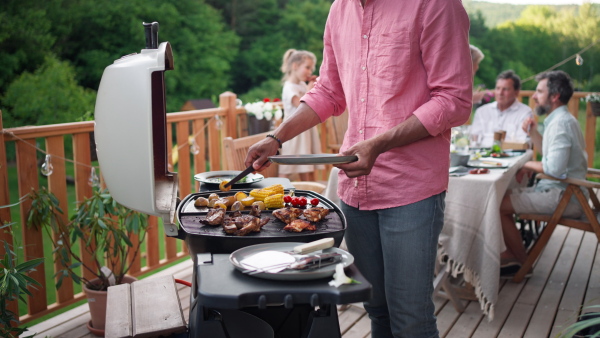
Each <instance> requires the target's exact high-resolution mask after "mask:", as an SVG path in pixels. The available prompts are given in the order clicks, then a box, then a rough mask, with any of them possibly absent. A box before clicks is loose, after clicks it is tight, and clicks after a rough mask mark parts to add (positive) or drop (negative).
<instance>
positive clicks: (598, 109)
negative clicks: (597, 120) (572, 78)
mask: <svg viewBox="0 0 600 338" xmlns="http://www.w3.org/2000/svg"><path fill="white" fill-rule="evenodd" d="M590 106H591V107H592V115H594V116H600V102H590Z"/></svg>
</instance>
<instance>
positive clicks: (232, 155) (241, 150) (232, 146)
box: [223, 132, 278, 177]
mask: <svg viewBox="0 0 600 338" xmlns="http://www.w3.org/2000/svg"><path fill="white" fill-rule="evenodd" d="M269 133H271V132H265V133H261V134H256V135H250V136H245V137H240V138H236V139H234V138H231V137H226V138H224V139H223V148H224V156H225V169H226V170H244V169H246V165H245V164H244V161H245V160H246V155H247V154H248V149H249V148H250V146H252V145H253V144H255V143H256V142H258V141H260V140H263V139H264V138H265V137H267V134H269ZM260 173H261V174H262V175H263V176H264V177H277V176H278V167H277V164H275V163H271V165H270V166H269V168H267V169H265V170H263V171H261V172H260Z"/></svg>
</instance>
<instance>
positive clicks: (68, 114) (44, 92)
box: [2, 56, 96, 127]
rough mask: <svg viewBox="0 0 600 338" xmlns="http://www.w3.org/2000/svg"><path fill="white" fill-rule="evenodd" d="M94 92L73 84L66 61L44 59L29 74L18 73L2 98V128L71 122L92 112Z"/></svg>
mask: <svg viewBox="0 0 600 338" xmlns="http://www.w3.org/2000/svg"><path fill="white" fill-rule="evenodd" d="M95 98H96V93H95V92H94V91H92V90H89V89H85V88H83V87H81V86H79V85H78V84H77V81H76V80H75V70H74V69H73V67H72V66H71V65H69V63H68V62H66V61H59V60H58V59H57V58H56V57H53V56H48V57H46V60H45V62H44V64H43V65H42V66H41V67H40V68H39V69H37V70H36V71H35V72H33V73H29V72H25V73H23V74H21V75H20V76H19V77H18V78H17V79H16V80H15V81H13V82H12V83H11V85H10V86H9V87H8V89H7V91H6V94H5V95H4V97H3V100H2V101H3V103H4V105H5V107H4V109H3V110H5V111H6V112H7V114H4V117H5V121H4V125H5V127H17V126H23V125H42V124H52V123H60V122H73V121H75V120H77V119H78V118H80V117H81V116H82V115H83V114H85V113H86V112H89V111H91V110H93V109H94V102H95Z"/></svg>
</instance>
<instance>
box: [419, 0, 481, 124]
mask: <svg viewBox="0 0 600 338" xmlns="http://www.w3.org/2000/svg"><path fill="white" fill-rule="evenodd" d="M449 13H451V14H449ZM422 18H423V24H422V28H423V30H422V32H421V39H420V48H421V53H422V55H423V63H424V66H425V69H426V72H427V74H428V77H427V84H428V86H429V88H430V90H431V100H429V101H428V102H426V103H424V104H423V105H422V106H420V107H419V108H418V109H417V110H416V111H415V112H414V114H415V116H416V117H417V118H418V119H419V121H420V122H421V123H422V124H423V126H424V127H425V128H426V129H427V131H428V132H429V134H431V135H433V136H436V135H438V134H440V133H443V132H444V131H446V130H448V129H450V128H451V127H455V126H459V125H462V124H464V123H465V122H466V121H467V120H468V119H469V116H470V114H471V107H472V102H471V100H472V90H473V88H472V87H473V76H472V74H471V72H464V71H463V72H460V71H458V70H465V69H469V70H470V69H472V67H471V55H470V51H469V18H468V16H467V14H466V12H465V10H464V8H463V6H462V4H461V3H460V1H457V0H431V1H429V2H428V3H427V5H426V6H425V10H424V13H423V15H422Z"/></svg>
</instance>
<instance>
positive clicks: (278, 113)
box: [244, 98, 283, 121]
mask: <svg viewBox="0 0 600 338" xmlns="http://www.w3.org/2000/svg"><path fill="white" fill-rule="evenodd" d="M279 101H281V100H280V99H277V98H276V99H273V102H279ZM244 108H246V113H247V114H248V115H251V116H254V117H256V119H257V120H262V119H263V118H264V119H266V120H267V121H271V119H273V118H275V120H276V121H278V120H281V118H282V117H283V111H282V110H281V108H280V107H278V106H274V105H273V104H272V103H271V100H270V99H269V98H265V99H263V100H262V101H257V102H253V103H246V105H245V106H244Z"/></svg>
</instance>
